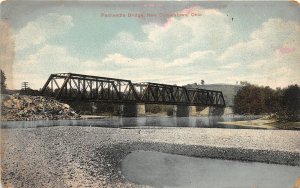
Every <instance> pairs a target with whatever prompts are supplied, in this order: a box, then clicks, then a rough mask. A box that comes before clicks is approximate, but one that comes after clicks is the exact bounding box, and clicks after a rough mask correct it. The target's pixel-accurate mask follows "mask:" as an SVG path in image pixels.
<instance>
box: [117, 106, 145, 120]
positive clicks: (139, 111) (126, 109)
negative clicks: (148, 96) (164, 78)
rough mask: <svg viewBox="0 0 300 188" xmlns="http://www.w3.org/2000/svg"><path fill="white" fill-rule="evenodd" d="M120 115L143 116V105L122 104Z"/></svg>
mask: <svg viewBox="0 0 300 188" xmlns="http://www.w3.org/2000/svg"><path fill="white" fill-rule="evenodd" d="M120 114H121V116H124V117H140V116H145V115H146V110H145V104H122V105H120Z"/></svg>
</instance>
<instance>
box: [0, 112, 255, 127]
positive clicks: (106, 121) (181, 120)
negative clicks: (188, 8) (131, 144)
mask: <svg viewBox="0 0 300 188" xmlns="http://www.w3.org/2000/svg"><path fill="white" fill-rule="evenodd" d="M259 117H260V116H240V115H226V116H210V117H208V116H192V117H167V116H145V117H102V118H99V119H80V120H38V121H6V122H1V124H2V125H1V127H2V128H34V127H49V126H90V127H111V128H132V127H144V126H151V127H205V128H234V129H237V128H245V127H241V126H237V125H224V124H220V123H219V122H231V121H242V120H253V119H257V118H259Z"/></svg>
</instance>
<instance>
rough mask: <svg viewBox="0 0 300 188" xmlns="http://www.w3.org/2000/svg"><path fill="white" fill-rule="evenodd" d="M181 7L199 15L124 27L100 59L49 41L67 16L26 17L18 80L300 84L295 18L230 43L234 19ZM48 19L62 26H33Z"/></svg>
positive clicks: (37, 83) (270, 24) (21, 33)
mask: <svg viewBox="0 0 300 188" xmlns="http://www.w3.org/2000/svg"><path fill="white" fill-rule="evenodd" d="M186 12H187V13H190V12H196V13H198V14H199V15H201V16H196V17H175V16H174V17H172V16H170V17H168V18H167V19H166V22H165V23H149V24H146V25H141V28H140V29H141V30H142V32H143V36H140V35H138V34H136V33H129V32H124V31H121V32H120V33H119V34H117V35H116V36H115V37H114V38H112V39H111V40H110V41H109V42H107V44H105V45H104V46H105V47H104V49H101V55H99V58H97V59H89V58H83V57H81V56H80V57H81V58H80V57H79V56H77V55H75V56H74V55H72V54H70V52H69V51H68V49H67V48H66V47H63V46H57V45H50V44H49V42H48V39H50V38H53V37H56V36H58V35H60V34H63V33H64V32H65V31H66V30H68V28H70V27H72V25H73V23H72V17H69V16H61V15H57V14H49V15H47V16H45V18H42V17H41V18H39V19H37V20H35V21H33V22H29V23H28V24H27V25H26V26H25V27H24V28H22V29H21V30H20V31H19V32H17V34H16V38H17V39H18V40H17V41H19V42H18V44H17V45H20V47H18V48H19V50H20V49H26V48H28V49H29V48H30V47H32V46H34V45H38V48H36V49H37V50H36V51H35V52H32V51H31V52H28V53H31V54H25V56H24V57H21V58H22V59H17V61H16V63H15V67H14V70H15V72H16V74H18V76H17V78H16V82H18V83H17V85H19V84H20V82H21V81H23V80H22V79H24V78H28V79H29V78H31V80H32V82H33V84H32V85H33V86H34V87H35V88H40V87H42V84H43V83H44V82H45V81H46V79H47V77H48V75H49V74H51V73H56V72H76V73H81V74H91V75H98V76H103V77H113V78H123V79H130V80H132V81H133V82H144V81H150V82H159V83H167V84H177V85H184V84H187V83H194V82H200V80H202V79H203V80H205V82H206V83H207V84H209V83H235V82H236V81H241V80H247V81H249V82H251V83H254V84H259V85H270V86H271V87H277V86H281V87H283V86H287V85H289V84H292V83H297V82H299V80H300V79H299V76H298V74H297V70H299V68H300V67H299V60H300V49H299V47H300V38H299V37H300V36H299V34H298V33H299V31H300V30H299V28H300V27H299V24H298V23H297V22H293V21H284V20H282V19H269V20H268V21H266V22H264V23H262V25H261V26H259V27H258V28H257V29H256V30H255V31H253V32H252V33H251V34H250V35H249V37H248V38H246V39H245V40H244V41H239V42H237V43H235V44H233V42H234V41H236V40H235V35H234V34H235V32H242V31H234V30H233V28H232V26H231V22H232V21H231V19H229V18H228V17H227V16H225V15H224V14H223V13H222V12H220V11H219V10H216V9H202V8H201V7H191V8H189V9H185V10H182V11H179V12H178V13H186ZM46 17H47V18H46ZM49 17H51V19H52V22H51V23H52V24H53V25H57V24H58V23H61V24H60V25H64V26H62V27H61V28H60V27H59V28H55V27H54V28H52V29H53V30H52V31H49V30H47V27H48V28H49V27H50V26H49V22H47V23H48V24H46V26H42V25H38V23H39V24H42V23H46V22H45V19H47V20H49ZM43 19H44V20H43ZM41 20H43V21H42V22H41ZM58 20H60V21H58ZM40 22H41V23H40ZM50 25H51V24H50ZM35 27H36V28H35ZM37 28H39V29H37ZM30 31H32V32H33V33H34V34H35V35H37V37H36V38H34V37H33V36H32V34H31V35H30V37H31V38H33V39H34V41H30V40H28V41H26V40H27V38H26V35H25V33H27V34H28V32H30ZM49 33H51V34H49ZM135 34H136V35H135ZM28 35H29V34H28ZM17 36H19V38H18V37H17ZM21 36H22V37H21ZM21 38H26V40H21ZM29 73H32V77H30V74H29ZM41 80H43V81H41Z"/></svg>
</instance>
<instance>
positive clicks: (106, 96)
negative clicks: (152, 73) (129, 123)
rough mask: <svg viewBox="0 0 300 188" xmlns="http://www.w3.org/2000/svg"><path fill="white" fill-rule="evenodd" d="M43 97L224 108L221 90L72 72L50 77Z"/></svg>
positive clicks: (66, 99)
mask: <svg viewBox="0 0 300 188" xmlns="http://www.w3.org/2000/svg"><path fill="white" fill-rule="evenodd" d="M42 94H43V95H45V96H51V97H55V98H56V99H57V100H61V101H70V100H83V101H89V102H111V103H146V104H166V105H187V106H215V107H225V100H224V97H223V94H222V92H221V91H213V90H204V89H188V88H186V87H182V86H176V85H167V84H159V83H151V82H146V83H132V82H131V81H130V80H124V79H116V78H107V77H99V76H91V75H82V74H74V73H57V74H51V75H50V76H49V78H48V80H47V82H46V83H45V85H44V87H43V89H42Z"/></svg>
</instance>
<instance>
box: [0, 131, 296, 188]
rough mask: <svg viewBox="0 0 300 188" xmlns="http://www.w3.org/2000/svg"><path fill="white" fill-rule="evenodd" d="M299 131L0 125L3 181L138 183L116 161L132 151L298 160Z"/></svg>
mask: <svg viewBox="0 0 300 188" xmlns="http://www.w3.org/2000/svg"><path fill="white" fill-rule="evenodd" d="M299 140H300V132H299V131H288V130H249V129H214V128H208V129H207V128H201V129H195V128H172V127H169V128H166V127H165V128H162V127H127V128H102V127H80V126H76V127H69V126H58V127H43V128H27V129H26V128H25V129H1V160H2V161H1V171H2V182H3V183H4V187H8V186H13V187H71V186H72V187H84V186H89V187H140V186H139V185H137V184H134V183H132V182H129V181H127V180H126V179H125V178H124V176H123V175H122V173H121V168H120V164H121V161H122V160H123V159H124V157H125V156H127V155H128V154H129V153H130V152H132V151H137V150H144V151H159V152H164V153H171V154H179V155H186V156H194V157H204V158H219V159H230V160H244V161H259V162H266V163H276V164H286V165H298V166H300V144H299Z"/></svg>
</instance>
